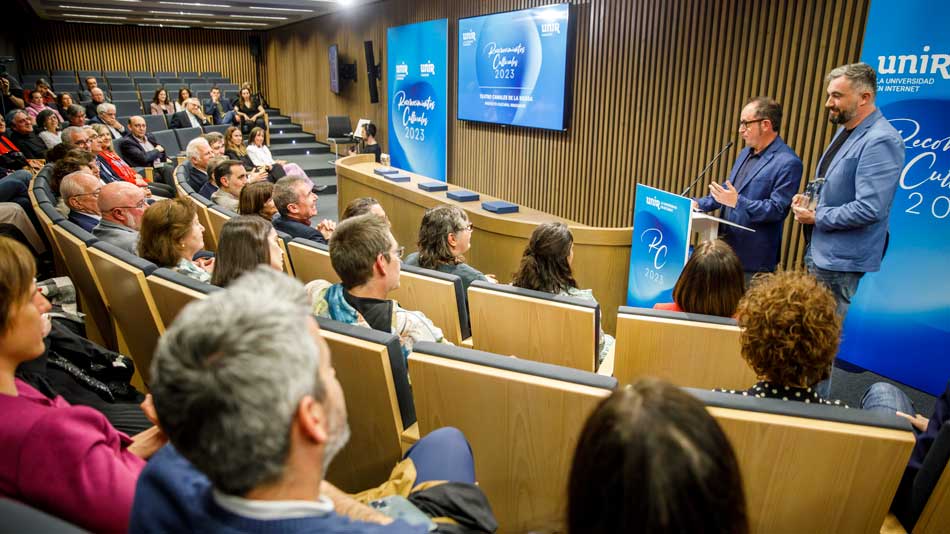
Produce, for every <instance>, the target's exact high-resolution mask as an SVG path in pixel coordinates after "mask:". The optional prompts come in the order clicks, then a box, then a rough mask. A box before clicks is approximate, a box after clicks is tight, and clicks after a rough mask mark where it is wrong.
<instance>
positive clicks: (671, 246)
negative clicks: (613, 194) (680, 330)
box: [627, 184, 692, 308]
mask: <svg viewBox="0 0 950 534" xmlns="http://www.w3.org/2000/svg"><path fill="white" fill-rule="evenodd" d="M636 195H637V196H636V201H635V202H634V206H633V239H632V240H631V245H630V274H629V278H628V281H627V306H637V307H641V308H652V307H653V305H654V304H656V303H658V302H673V286H674V285H676V280H677V279H678V278H679V275H680V272H682V271H683V266H684V265H686V259H687V257H688V255H689V237H690V227H691V224H692V218H691V216H690V211H691V206H690V199H689V198H687V197H682V196H679V195H674V194H673V193H668V192H666V191H661V190H659V189H654V188H652V187H648V186H645V185H643V184H637V191H636Z"/></svg>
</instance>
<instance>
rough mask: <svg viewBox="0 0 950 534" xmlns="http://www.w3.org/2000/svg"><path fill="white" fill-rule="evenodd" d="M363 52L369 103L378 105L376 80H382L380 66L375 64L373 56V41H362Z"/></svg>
mask: <svg viewBox="0 0 950 534" xmlns="http://www.w3.org/2000/svg"><path fill="white" fill-rule="evenodd" d="M363 51H364V52H365V53H366V79H367V81H369V101H370V103H373V104H377V103H379V88H378V87H376V80H381V79H382V73H381V72H380V66H379V65H377V64H376V57H375V55H374V54H373V41H363Z"/></svg>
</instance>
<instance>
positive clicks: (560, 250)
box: [511, 222, 614, 366]
mask: <svg viewBox="0 0 950 534" xmlns="http://www.w3.org/2000/svg"><path fill="white" fill-rule="evenodd" d="M573 264H574V236H573V234H571V230H570V229H569V228H568V227H567V225H565V224H564V223H560V222H551V223H544V224H540V225H538V227H537V228H535V229H534V232H532V233H531V239H530V240H528V246H527V247H525V249H524V254H522V256H521V265H520V266H518V272H516V273H515V274H514V277H513V278H512V281H511V285H513V286H515V287H523V288H525V289H533V290H535V291H544V292H545V293H553V294H555V295H561V296H566V297H576V298H581V299H584V300H589V301H591V302H595V303H596V302H597V299H595V298H594V292H593V291H591V290H590V289H578V287H577V281H576V280H574V271H573V270H572V265H573ZM597 344H598V347H599V351H598V352H599V354H598V355H597V365H598V366H599V365H600V364H601V362H603V361H604V358H605V357H606V356H607V354H609V353H610V352H611V351H612V350H613V346H614V338H613V337H611V336H609V335H607V334H605V333H604V330H603V328H601V330H600V335H599V336H598V337H597Z"/></svg>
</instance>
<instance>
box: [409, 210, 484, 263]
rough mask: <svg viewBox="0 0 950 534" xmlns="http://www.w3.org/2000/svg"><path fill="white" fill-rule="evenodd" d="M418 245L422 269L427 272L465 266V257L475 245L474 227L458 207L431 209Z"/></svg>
mask: <svg viewBox="0 0 950 534" xmlns="http://www.w3.org/2000/svg"><path fill="white" fill-rule="evenodd" d="M416 244H417V245H418V246H419V265H421V266H422V267H425V268H426V269H436V268H438V267H439V265H443V264H449V265H454V264H457V263H463V262H464V261H465V257H464V256H463V254H465V253H466V252H468V249H469V248H470V247H471V244H472V224H471V223H470V222H468V216H467V215H466V214H465V211H464V210H463V209H462V208H460V207H458V206H451V205H442V206H436V207H434V208H429V209H428V210H426V212H425V215H423V216H422V224H420V225H419V241H418V242H417V243H416Z"/></svg>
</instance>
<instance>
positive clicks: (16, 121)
mask: <svg viewBox="0 0 950 534" xmlns="http://www.w3.org/2000/svg"><path fill="white" fill-rule="evenodd" d="M6 122H9V123H10V124H11V125H12V130H13V131H12V132H8V134H9V135H8V136H7V137H8V138H9V139H10V141H12V142H13V143H14V144H16V146H17V148H19V149H20V152H23V155H24V156H26V158H27V159H43V158H44V157H45V155H46V143H44V142H43V140H42V139H40V136H38V135H36V133H35V132H34V131H33V121H32V120H30V116H29V115H27V114H26V112H25V111H23V110H20V109H18V110H16V111H11V112H10V113H8V114H7V117H6Z"/></svg>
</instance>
